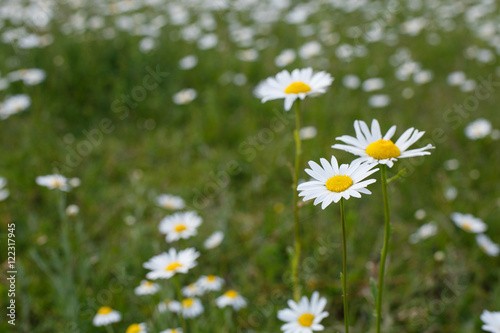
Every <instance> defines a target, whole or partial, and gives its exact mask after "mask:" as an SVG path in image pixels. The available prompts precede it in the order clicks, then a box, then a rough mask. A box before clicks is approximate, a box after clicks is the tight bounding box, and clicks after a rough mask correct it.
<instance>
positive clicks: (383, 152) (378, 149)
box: [366, 139, 401, 160]
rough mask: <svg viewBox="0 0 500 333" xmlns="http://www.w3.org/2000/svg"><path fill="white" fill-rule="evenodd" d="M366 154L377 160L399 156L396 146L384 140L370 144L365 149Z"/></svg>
mask: <svg viewBox="0 0 500 333" xmlns="http://www.w3.org/2000/svg"><path fill="white" fill-rule="evenodd" d="M366 153H367V154H368V155H370V156H371V157H373V158H375V159H377V160H385V159H387V158H396V157H398V156H399V155H401V152H400V151H399V148H398V146H396V145H395V144H394V142H392V141H391V140H384V139H380V140H378V141H375V142H372V143H370V144H369V145H368V147H366Z"/></svg>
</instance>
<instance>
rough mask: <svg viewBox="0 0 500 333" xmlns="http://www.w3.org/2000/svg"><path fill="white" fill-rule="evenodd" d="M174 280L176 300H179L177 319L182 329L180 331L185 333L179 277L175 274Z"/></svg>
mask: <svg viewBox="0 0 500 333" xmlns="http://www.w3.org/2000/svg"><path fill="white" fill-rule="evenodd" d="M174 280H175V287H176V288H177V298H178V299H179V302H180V303H181V309H180V312H179V318H180V321H181V327H182V331H183V332H187V330H186V320H185V319H184V315H183V314H182V300H183V297H182V290H181V282H180V281H179V275H178V274H175V276H174Z"/></svg>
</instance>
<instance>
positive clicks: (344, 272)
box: [340, 198, 349, 333]
mask: <svg viewBox="0 0 500 333" xmlns="http://www.w3.org/2000/svg"><path fill="white" fill-rule="evenodd" d="M340 221H341V222H342V247H343V252H344V253H343V267H342V293H343V294H344V325H345V333H349V311H348V308H347V245H346V237H345V213H344V198H340Z"/></svg>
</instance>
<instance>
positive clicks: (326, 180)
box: [297, 156, 378, 209]
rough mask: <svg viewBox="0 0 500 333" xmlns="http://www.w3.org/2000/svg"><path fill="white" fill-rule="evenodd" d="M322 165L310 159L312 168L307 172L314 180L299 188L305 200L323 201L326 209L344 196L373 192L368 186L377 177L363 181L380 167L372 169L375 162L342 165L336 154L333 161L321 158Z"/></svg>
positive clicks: (356, 195) (357, 196) (358, 196)
mask: <svg viewBox="0 0 500 333" xmlns="http://www.w3.org/2000/svg"><path fill="white" fill-rule="evenodd" d="M321 165H322V167H321V166H320V165H319V164H317V163H316V162H313V161H309V166H310V167H311V169H306V172H307V173H308V174H309V175H310V176H311V177H313V178H314V180H311V181H308V182H305V183H302V184H299V186H298V187H297V190H299V191H300V193H299V196H300V197H304V199H303V200H304V201H307V200H310V199H314V198H316V200H314V205H317V204H319V203H320V202H322V203H323V204H322V205H321V208H322V209H325V208H326V207H327V206H328V205H329V204H331V203H332V202H338V201H339V200H340V199H341V198H342V197H343V198H345V199H349V198H350V197H351V196H353V197H356V198H361V193H364V194H371V192H370V191H369V190H368V189H367V188H366V186H368V185H370V184H372V183H374V182H375V179H368V180H365V181H362V180H363V179H365V178H366V177H368V176H369V175H371V174H372V173H374V172H376V171H377V170H378V169H372V168H373V167H374V166H375V164H367V163H363V164H362V163H361V161H358V162H353V163H351V165H349V164H342V165H341V166H340V167H339V165H338V163H337V159H336V158H335V156H332V161H331V163H328V161H327V160H326V159H324V158H322V159H321Z"/></svg>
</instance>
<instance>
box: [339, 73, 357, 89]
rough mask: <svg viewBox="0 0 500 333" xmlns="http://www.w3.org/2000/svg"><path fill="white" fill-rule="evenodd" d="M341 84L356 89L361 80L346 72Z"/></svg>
mask: <svg viewBox="0 0 500 333" xmlns="http://www.w3.org/2000/svg"><path fill="white" fill-rule="evenodd" d="M342 84H343V85H344V87H346V88H349V89H357V88H358V87H359V85H360V84H361V80H360V79H359V77H357V76H356V75H353V74H348V75H346V76H344V78H343V79H342Z"/></svg>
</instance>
